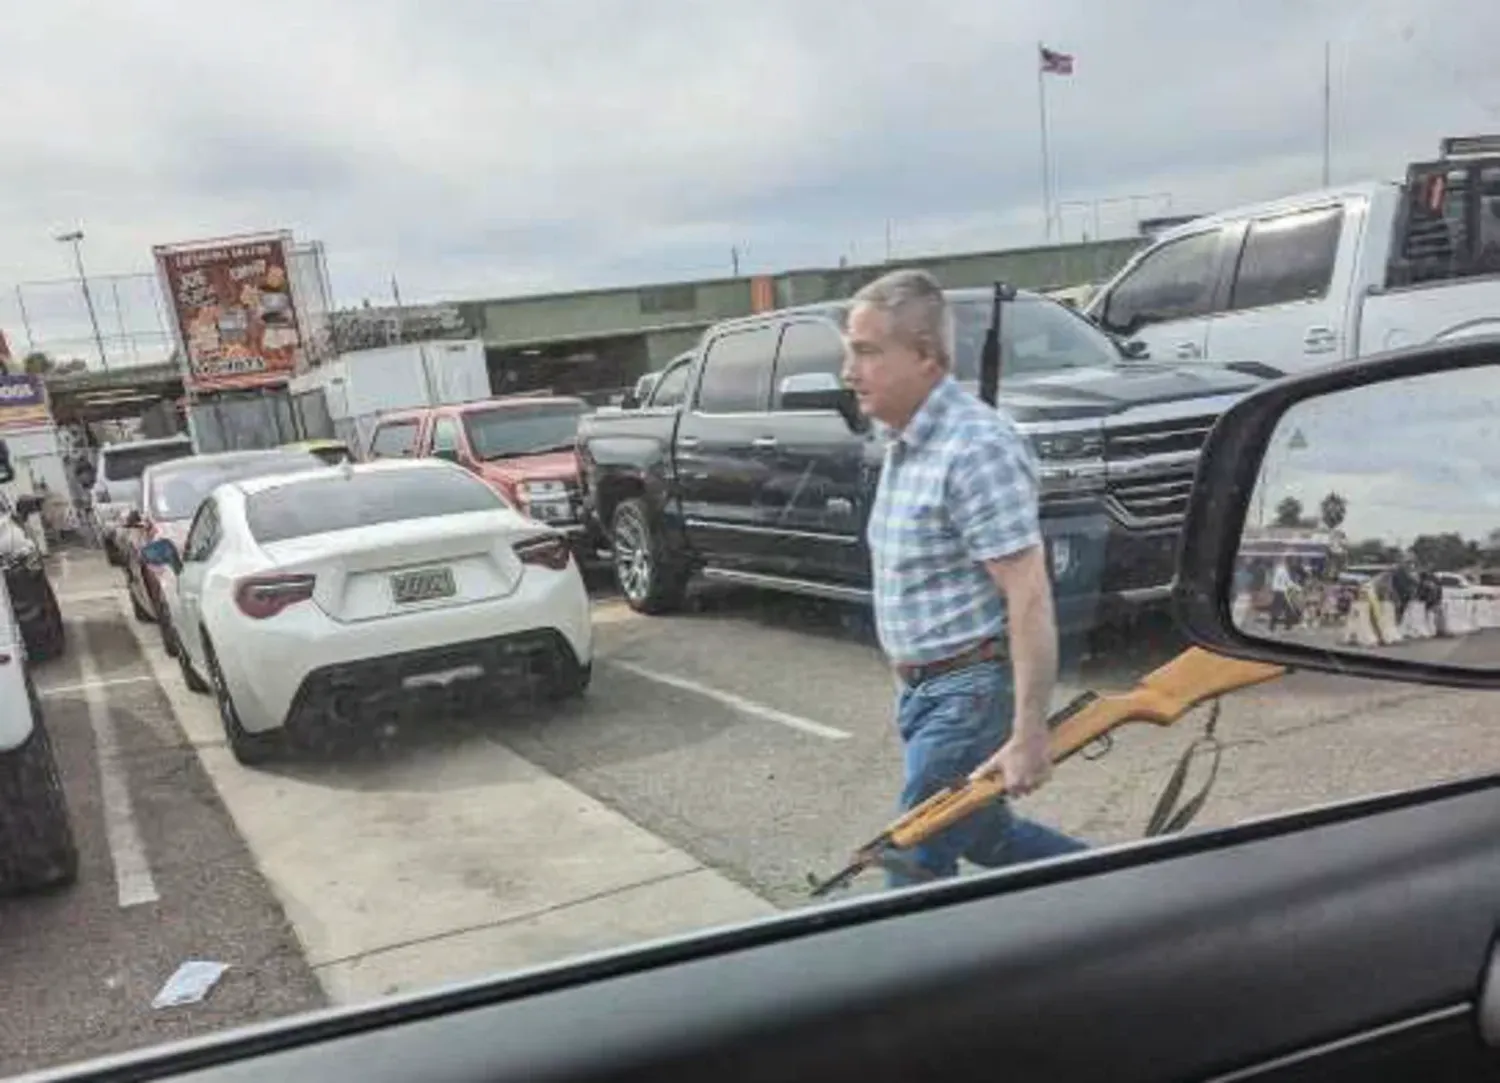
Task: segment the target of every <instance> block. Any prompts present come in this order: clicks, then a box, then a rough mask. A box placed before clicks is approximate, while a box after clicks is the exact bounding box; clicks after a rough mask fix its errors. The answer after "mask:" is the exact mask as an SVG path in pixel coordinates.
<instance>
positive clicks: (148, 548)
mask: <svg viewBox="0 0 1500 1083" xmlns="http://www.w3.org/2000/svg"><path fill="white" fill-rule="evenodd" d="M141 560H142V561H144V562H145V563H147V564H149V565H151V566H152V567H153V568H170V569H172V571H173V572H180V571H182V554H181V553H179V552H178V551H177V546H176V545H175V544H174V543H173V541H172V539H171V538H157V539H155V540H154V541H149V542H147V543H146V544H145V545H143V546H141Z"/></svg>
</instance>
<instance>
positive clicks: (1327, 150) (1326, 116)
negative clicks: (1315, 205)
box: [1323, 41, 1333, 188]
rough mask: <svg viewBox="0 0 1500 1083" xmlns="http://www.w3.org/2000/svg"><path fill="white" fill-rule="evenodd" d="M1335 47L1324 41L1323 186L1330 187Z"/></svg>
mask: <svg viewBox="0 0 1500 1083" xmlns="http://www.w3.org/2000/svg"><path fill="white" fill-rule="evenodd" d="M1332 53H1333V48H1332V43H1330V42H1327V41H1325V42H1324V43H1323V187H1324V188H1327V187H1328V183H1329V181H1328V177H1329V168H1328V167H1329V159H1330V158H1331V157H1332V156H1333V125H1332V117H1331V114H1332V111H1333V110H1332V108H1331V99H1332V97H1333V56H1332Z"/></svg>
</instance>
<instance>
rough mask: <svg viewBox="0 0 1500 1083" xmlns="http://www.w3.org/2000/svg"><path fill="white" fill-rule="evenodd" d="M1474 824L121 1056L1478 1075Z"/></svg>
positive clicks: (1489, 939)
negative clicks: (217, 1050) (221, 1052)
mask: <svg viewBox="0 0 1500 1083" xmlns="http://www.w3.org/2000/svg"><path fill="white" fill-rule="evenodd" d="M1497 823H1500V781H1497V780H1496V779H1493V778H1490V779H1476V780H1466V781H1463V782H1458V783H1449V784H1447V785H1444V786H1439V787H1433V788H1431V789H1429V790H1427V791H1424V792H1421V793H1402V794H1396V795H1391V796H1382V797H1377V798H1369V799H1364V800H1360V801H1352V802H1347V803H1344V804H1341V805H1338V806H1332V807H1328V808H1324V809H1319V810H1315V811H1312V812H1306V813H1301V814H1292V815H1283V816H1278V817H1274V818H1269V819H1266V820H1263V821H1260V822H1253V823H1248V824H1241V825H1237V826H1235V827H1230V828H1221V829H1213V830H1203V831H1198V832H1195V833H1190V834H1186V835H1180V836H1175V837H1169V838H1166V839H1157V840H1152V841H1151V842H1150V843H1143V844H1136V845H1127V846H1123V847H1117V848H1115V849H1112V850H1100V851H1095V852H1092V853H1084V854H1080V855H1076V856H1072V857H1068V858H1063V859H1059V860H1055V861H1052V862H1045V863H1040V864H1036V865H1032V866H1029V867H1018V868H1015V869H1011V870H1006V871H999V872H994V873H988V874H983V875H980V876H976V877H972V878H964V879H961V880H958V881H950V882H947V883H944V884H940V885H936V886H932V887H927V888H923V889H917V890H909V891H903V892H891V893H885V894H882V895H877V896H874V897H871V898H865V899H857V900H853V901H850V902H848V903H846V904H843V905H839V904H834V905H832V906H826V907H820V908H818V909H817V910H816V911H815V912H802V913H799V912H792V913H787V914H783V915H780V916H778V917H775V918H771V919H768V920H765V921H761V922H756V923H751V924H747V925H744V926H741V927H738V928H731V929H724V930H718V931H713V932H709V933H705V934H702V935H700V936H694V937H685V938H683V939H680V940H675V941H669V942H664V943H658V944H656V945H653V946H650V947H647V948H645V949H633V950H630V951H621V952H616V953H613V954H607V955H602V956H594V957H592V958H589V959H584V960H581V961H576V962H573V963H568V964H562V965H558V966H555V967H552V968H549V969H544V970H534V971H531V972H528V973H526V974H522V975H520V976H518V977H514V978H510V979H508V980H501V981H497V982H493V983H488V984H485V983H476V984H472V985H468V986H463V987H458V988H453V989H449V990H445V991H439V992H435V993H432V994H428V995H425V996H414V997H410V998H396V999H392V1000H389V1001H387V1002H386V1003H385V1004H384V1005H383V1006H381V1007H380V1008H378V1009H376V1011H377V1012H378V1013H379V1015H378V1016H377V1017H376V1018H377V1019H378V1021H379V1022H380V1023H382V1024H384V1025H383V1026H379V1027H378V1028H375V1029H372V1028H371V1026H370V1021H369V1020H368V1019H367V1018H365V1017H362V1016H361V1015H359V1014H357V1013H354V1012H348V1011H345V1012H341V1013H338V1014H327V1015H324V1016H322V1017H319V1018H314V1019H311V1020H307V1021H296V1022H292V1023H290V1024H288V1025H286V1026H284V1027H281V1028H279V1029H267V1028H262V1029H261V1030H259V1031H258V1032H256V1033H255V1034H254V1035H245V1036H243V1037H240V1038H238V1039H237V1040H236V1039H235V1038H234V1037H233V1036H230V1037H229V1038H226V1039H224V1040H223V1045H222V1048H224V1049H225V1050H226V1051H227V1050H235V1051H237V1052H240V1053H242V1054H244V1055H247V1056H248V1055H251V1054H254V1055H255V1056H256V1061H255V1063H254V1064H253V1065H252V1064H241V1065H237V1066H235V1067H234V1068H226V1069H224V1070H222V1071H216V1070H213V1069H211V1068H210V1067H208V1066H209V1065H210V1064H212V1060H213V1056H214V1051H213V1050H212V1049H210V1048H207V1047H205V1046H203V1045H199V1046H196V1047H193V1048H191V1050H189V1049H187V1047H184V1049H183V1050H182V1051H174V1050H172V1049H170V1048H167V1049H162V1050H159V1051H152V1052H151V1053H147V1054H144V1055H141V1056H139V1057H137V1058H135V1059H134V1061H133V1063H134V1065H137V1066H139V1065H145V1064H148V1063H150V1062H152V1061H153V1060H155V1061H156V1062H157V1063H159V1064H162V1065H174V1066H176V1067H177V1068H179V1069H180V1070H181V1071H182V1074H181V1075H180V1076H178V1077H177V1078H183V1079H188V1078H191V1079H194V1080H200V1081H203V1083H208V1081H210V1080H217V1079H224V1080H228V1079H230V1078H234V1079H241V1078H251V1075H250V1074H248V1070H249V1069H251V1068H252V1067H253V1068H254V1069H256V1070H258V1072H260V1073H263V1074H258V1075H256V1076H254V1077H255V1078H268V1079H270V1078H274V1079H277V1080H279V1081H285V1083H295V1081H299V1080H314V1079H316V1080H328V1081H337V1080H356V1079H358V1080H368V1081H371V1083H380V1081H384V1080H406V1079H412V1078H417V1077H420V1078H422V1079H424V1080H433V1081H454V1083H458V1081H466V1080H509V1079H516V1080H532V1079H542V1078H546V1079H551V1080H577V1081H583V1080H606V1079H607V1080H621V1081H623V1080H637V1079H639V1080H651V1081H653V1083H670V1081H672V1080H678V1079H682V1080H688V1079H695V1080H696V1079H702V1078H713V1079H715V1080H716V1081H717V1083H735V1081H738V1080H767V1079H778V1080H779V1079H803V1078H850V1079H860V1080H862V1081H868V1083H880V1081H884V1080H901V1081H907V1080H912V1079H926V1078H935V1079H941V1080H943V1081H945V1083H965V1081H967V1080H985V1081H987V1083H988V1081H990V1080H994V1079H997V1078H1000V1079H1007V1080H1033V1079H1037V1080H1043V1079H1045V1080H1069V1081H1075V1080H1101V1081H1108V1083H1134V1081H1147V1080H1153V1081H1154V1080H1183V1079H1222V1080H1229V1079H1237V1080H1250V1079H1253V1080H1271V1081H1277V1083H1285V1081H1290V1080H1308V1079H1317V1080H1335V1081H1341V1080H1351V1081H1352V1080H1356V1079H1357V1080H1362V1081H1363V1080H1369V1079H1372V1078H1376V1079H1386V1078H1399V1079H1413V1080H1416V1079H1420V1080H1423V1081H1424V1083H1426V1081H1437V1080H1446V1079H1469V1078H1492V1077H1493V1073H1494V1072H1496V1071H1500V1058H1497V1054H1496V1051H1495V1050H1493V1049H1489V1048H1487V1047H1485V1046H1484V1045H1483V1043H1482V1042H1481V1040H1480V1038H1479V1035H1478V1030H1477V1026H1476V1018H1477V1017H1476V1001H1477V999H1478V997H1479V995H1480V981H1481V978H1482V975H1483V974H1484V971H1485V968H1486V965H1487V962H1488V959H1489V957H1490V954H1491V952H1492V950H1493V948H1494V943H1495V935H1496V928H1497V922H1500V892H1497V890H1496V887H1497V884H1500V832H1497V831H1496V830H1495V825H1496V824H1497ZM622 1004H628V1005H630V1006H631V1010H630V1011H628V1012H626V1011H622V1010H621V1008H620V1006H621V1005H622ZM579 1034H586V1035H587V1036H588V1040H587V1041H579V1040H578V1035H579ZM174 1057H175V1059H174ZM120 1063H121V1062H119V1061H116V1062H115V1064H114V1067H116V1068H117V1069H119V1067H120ZM126 1063H132V1062H126ZM137 1074H138V1075H140V1076H142V1077H144V1075H145V1074H146V1073H145V1072H144V1071H137ZM80 1078H82V1077H80Z"/></svg>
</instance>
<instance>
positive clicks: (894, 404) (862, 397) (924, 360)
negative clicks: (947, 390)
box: [842, 304, 943, 429]
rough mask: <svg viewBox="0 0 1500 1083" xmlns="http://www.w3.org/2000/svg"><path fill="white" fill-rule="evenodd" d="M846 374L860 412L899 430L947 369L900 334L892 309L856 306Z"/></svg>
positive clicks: (846, 345)
mask: <svg viewBox="0 0 1500 1083" xmlns="http://www.w3.org/2000/svg"><path fill="white" fill-rule="evenodd" d="M842 375H843V378H844V383H845V384H847V385H848V386H849V388H850V389H851V390H852V391H853V392H854V395H855V398H856V399H858V401H859V409H860V412H861V413H863V414H864V415H865V416H866V417H873V418H875V419H876V420H877V421H882V422H884V423H885V424H887V425H890V426H892V427H894V428H898V429H899V428H904V427H905V425H906V423H907V422H908V421H910V420H911V417H912V415H913V414H915V413H916V412H917V409H918V407H920V406H921V405H922V403H923V401H924V400H925V399H926V398H927V395H928V393H929V392H930V391H931V390H932V388H933V386H934V385H936V384H937V382H938V381H939V380H940V379H941V378H942V376H943V367H942V365H941V364H940V363H939V362H938V360H937V359H936V358H934V357H931V356H928V355H926V354H925V353H923V352H922V351H920V350H917V349H915V348H914V347H912V346H911V345H909V344H908V343H907V341H906V340H905V339H903V338H902V337H901V336H899V335H897V334H896V333H895V327H894V326H893V321H892V319H891V316H890V315H889V314H888V313H886V312H882V311H881V310H880V309H878V308H875V307H873V306H871V305H865V304H858V305H855V306H854V308H853V309H852V310H851V311H850V313H849V325H848V328H847V329H846V330H845V332H844V368H843V373H842Z"/></svg>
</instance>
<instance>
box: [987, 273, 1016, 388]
mask: <svg viewBox="0 0 1500 1083" xmlns="http://www.w3.org/2000/svg"><path fill="white" fill-rule="evenodd" d="M1015 299H1016V288H1015V287H1014V286H1011V285H1008V284H1007V283H1004V282H996V283H995V292H994V294H993V296H992V297H991V298H990V326H989V328H988V329H987V330H986V331H985V333H984V346H983V347H981V348H980V351H979V399H980V401H981V402H983V403H985V404H986V405H988V406H993V405H995V399H996V397H997V396H998V395H999V392H1000V321H1001V316H1002V313H1003V311H1004V307H1005V304H1006V302H1008V301H1014V300H1015Z"/></svg>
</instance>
